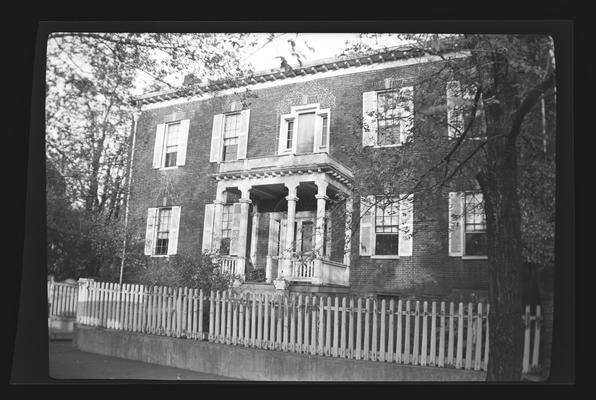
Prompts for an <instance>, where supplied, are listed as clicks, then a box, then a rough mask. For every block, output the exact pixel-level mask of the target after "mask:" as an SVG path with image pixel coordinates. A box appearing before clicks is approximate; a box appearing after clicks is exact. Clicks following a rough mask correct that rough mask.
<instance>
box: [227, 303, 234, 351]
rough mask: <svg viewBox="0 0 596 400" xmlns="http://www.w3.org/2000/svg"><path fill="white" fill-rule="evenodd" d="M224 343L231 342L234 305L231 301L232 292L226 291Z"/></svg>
mask: <svg viewBox="0 0 596 400" xmlns="http://www.w3.org/2000/svg"><path fill="white" fill-rule="evenodd" d="M226 303H227V307H226V344H230V343H232V313H233V310H232V307H233V306H234V304H233V301H232V293H231V292H230V291H228V295H227V296H226Z"/></svg>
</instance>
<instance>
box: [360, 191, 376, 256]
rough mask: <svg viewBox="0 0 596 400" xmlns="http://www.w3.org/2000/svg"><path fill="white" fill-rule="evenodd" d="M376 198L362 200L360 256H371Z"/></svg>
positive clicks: (367, 197)
mask: <svg viewBox="0 0 596 400" xmlns="http://www.w3.org/2000/svg"><path fill="white" fill-rule="evenodd" d="M374 203H375V197H374V196H366V197H361V198H360V255H361V256H371V255H372V254H373V253H372V246H373V241H374V226H373V224H374V212H375V207H374V205H373V204H374Z"/></svg>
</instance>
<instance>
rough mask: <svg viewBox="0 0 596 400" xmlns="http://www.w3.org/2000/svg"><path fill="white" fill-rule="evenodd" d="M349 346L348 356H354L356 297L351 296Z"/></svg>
mask: <svg viewBox="0 0 596 400" xmlns="http://www.w3.org/2000/svg"><path fill="white" fill-rule="evenodd" d="M348 325H349V326H348V348H347V350H346V357H347V358H352V357H354V299H353V298H350V309H349V310H348Z"/></svg>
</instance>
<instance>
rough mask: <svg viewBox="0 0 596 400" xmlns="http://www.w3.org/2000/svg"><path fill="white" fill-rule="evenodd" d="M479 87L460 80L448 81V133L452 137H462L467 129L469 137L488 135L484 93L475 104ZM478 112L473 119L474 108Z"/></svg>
mask: <svg viewBox="0 0 596 400" xmlns="http://www.w3.org/2000/svg"><path fill="white" fill-rule="evenodd" d="M476 90H477V87H476V86H474V85H471V84H462V83H460V82H459V81H449V82H447V134H448V136H449V137H450V138H458V137H460V136H461V135H462V134H463V133H464V132H465V131H466V129H467V130H468V132H467V133H466V138H467V139H482V138H484V137H486V119H485V115H484V102H483V101H482V94H480V97H479V99H478V103H477V104H475V98H476ZM474 106H476V113H475V114H474V118H473V119H472V110H473V109H474Z"/></svg>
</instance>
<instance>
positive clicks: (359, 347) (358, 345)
mask: <svg viewBox="0 0 596 400" xmlns="http://www.w3.org/2000/svg"><path fill="white" fill-rule="evenodd" d="M361 357H362V299H360V298H359V299H358V311H357V314H356V360H360V359H361Z"/></svg>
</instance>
